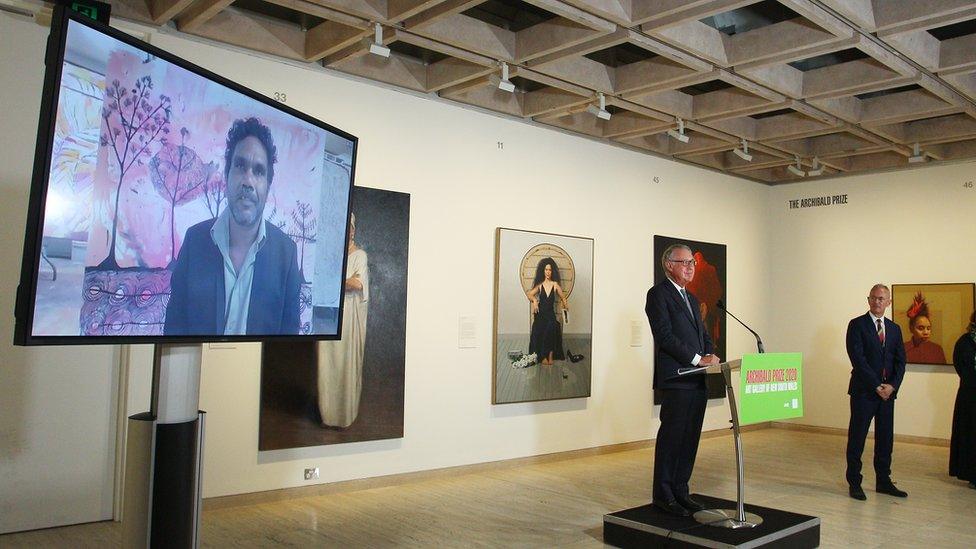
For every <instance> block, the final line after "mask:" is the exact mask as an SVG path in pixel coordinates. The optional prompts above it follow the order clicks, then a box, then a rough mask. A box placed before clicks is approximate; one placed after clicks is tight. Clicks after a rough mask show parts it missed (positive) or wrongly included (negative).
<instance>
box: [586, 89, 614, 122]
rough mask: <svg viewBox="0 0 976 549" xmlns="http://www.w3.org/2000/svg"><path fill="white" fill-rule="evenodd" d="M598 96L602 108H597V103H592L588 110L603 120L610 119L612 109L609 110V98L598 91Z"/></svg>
mask: <svg viewBox="0 0 976 549" xmlns="http://www.w3.org/2000/svg"><path fill="white" fill-rule="evenodd" d="M597 97H599V99H600V108H597V106H596V105H594V104H592V103H591V104H590V105H588V106H587V107H586V112H588V113H590V114H592V115H593V116H595V117H597V118H599V119H601V120H610V111H608V110H607V98H606V97H605V96H604V95H603V94H602V93H598V94H597Z"/></svg>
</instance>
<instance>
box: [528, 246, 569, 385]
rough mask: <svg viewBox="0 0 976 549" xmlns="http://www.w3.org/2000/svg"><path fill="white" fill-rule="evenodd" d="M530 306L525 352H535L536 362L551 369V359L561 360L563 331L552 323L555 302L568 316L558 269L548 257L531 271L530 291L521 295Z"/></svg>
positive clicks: (554, 315) (554, 319) (567, 307)
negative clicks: (529, 323) (527, 341)
mask: <svg viewBox="0 0 976 549" xmlns="http://www.w3.org/2000/svg"><path fill="white" fill-rule="evenodd" d="M525 295H526V297H528V298H529V302H531V303H532V333H531V336H530V337H529V353H535V355H536V356H537V357H538V360H539V362H541V363H542V364H544V365H546V366H552V361H553V360H565V355H564V354H563V328H562V325H561V324H560V323H559V321H558V320H556V299H557V298H558V299H559V302H560V303H561V304H562V310H563V311H565V312H566V314H567V317H568V313H569V303H567V302H566V295H565V294H563V289H562V287H560V286H559V266H558V265H556V262H555V261H553V259H552V258H551V257H546V258H544V259H542V260H540V261H539V266H538V267H536V269H535V279H534V280H533V281H532V289H531V290H529V291H528V292H526V293H525Z"/></svg>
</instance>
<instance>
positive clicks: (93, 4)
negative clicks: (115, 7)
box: [57, 0, 112, 25]
mask: <svg viewBox="0 0 976 549" xmlns="http://www.w3.org/2000/svg"><path fill="white" fill-rule="evenodd" d="M57 3H58V4H61V5H62V6H64V7H65V8H67V9H69V10H71V11H73V12H75V13H79V14H81V15H84V16H85V17H88V18H90V19H94V20H95V21H98V22H99V23H104V24H106V25H108V18H109V15H111V13H112V6H111V5H110V4H106V3H104V2H98V1H97V0H57Z"/></svg>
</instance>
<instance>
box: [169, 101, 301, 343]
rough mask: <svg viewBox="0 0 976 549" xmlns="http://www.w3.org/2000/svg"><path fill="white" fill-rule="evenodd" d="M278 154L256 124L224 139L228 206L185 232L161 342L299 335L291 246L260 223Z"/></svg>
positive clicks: (243, 124)
mask: <svg viewBox="0 0 976 549" xmlns="http://www.w3.org/2000/svg"><path fill="white" fill-rule="evenodd" d="M276 160H277V149H276V148H275V145H274V140H273V139H272V137H271V131H270V130H269V129H268V127H267V126H265V125H264V124H262V123H261V122H260V121H259V120H258V119H256V118H248V119H246V120H244V119H241V120H236V121H235V122H234V124H233V126H232V127H231V129H230V131H229V132H228V133H227V148H226V151H225V153H224V181H226V185H227V192H226V196H227V207H226V208H224V210H223V211H222V212H221V213H220V215H218V216H217V217H216V218H215V219H210V220H207V221H203V222H201V223H197V224H196V225H194V226H192V227H190V228H189V229H187V231H186V235H185V237H184V239H183V246H182V248H180V254H179V258H178V259H177V260H176V263H175V264H174V266H173V274H172V276H171V278H170V299H169V303H168V305H167V307H166V322H165V325H164V327H163V333H164V334H166V335H245V334H247V335H281V334H298V331H299V312H298V300H299V292H300V288H301V279H300V276H299V267H298V252H297V247H296V246H295V243H294V242H293V241H292V240H291V238H289V237H288V236H287V235H286V234H285V233H284V232H282V231H281V230H280V229H278V228H277V227H275V226H274V225H272V224H271V223H268V222H267V221H265V220H264V205H265V202H266V201H267V199H268V191H269V189H270V187H271V182H272V180H273V179H274V164H275V162H276Z"/></svg>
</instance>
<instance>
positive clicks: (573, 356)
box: [566, 349, 584, 364]
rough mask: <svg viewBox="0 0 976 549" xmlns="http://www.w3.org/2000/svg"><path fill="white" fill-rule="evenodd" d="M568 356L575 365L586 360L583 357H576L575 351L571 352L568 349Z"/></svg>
mask: <svg viewBox="0 0 976 549" xmlns="http://www.w3.org/2000/svg"><path fill="white" fill-rule="evenodd" d="M566 356H568V357H569V361H570V362H572V363H574V364H575V363H577V362H579V361H581V360H583V358H584V357H583V355H574V354H573V351H570V350H569V349H566Z"/></svg>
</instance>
